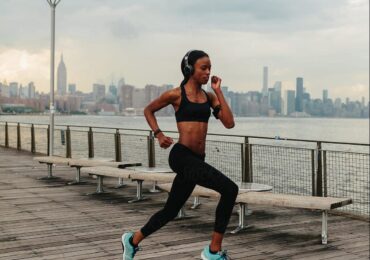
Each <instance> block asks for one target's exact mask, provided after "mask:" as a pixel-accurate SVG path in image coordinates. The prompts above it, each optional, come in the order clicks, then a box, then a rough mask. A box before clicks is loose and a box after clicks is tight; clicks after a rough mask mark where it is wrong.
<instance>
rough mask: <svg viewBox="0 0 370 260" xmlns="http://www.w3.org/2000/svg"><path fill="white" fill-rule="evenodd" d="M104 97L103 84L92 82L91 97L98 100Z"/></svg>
mask: <svg viewBox="0 0 370 260" xmlns="http://www.w3.org/2000/svg"><path fill="white" fill-rule="evenodd" d="M104 98H105V85H103V84H96V83H95V84H93V99H94V100H95V101H99V100H102V99H104Z"/></svg>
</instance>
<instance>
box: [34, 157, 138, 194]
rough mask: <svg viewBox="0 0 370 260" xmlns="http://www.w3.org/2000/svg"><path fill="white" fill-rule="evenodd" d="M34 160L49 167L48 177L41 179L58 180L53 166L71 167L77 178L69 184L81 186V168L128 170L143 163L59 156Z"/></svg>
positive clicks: (35, 158)
mask: <svg viewBox="0 0 370 260" xmlns="http://www.w3.org/2000/svg"><path fill="white" fill-rule="evenodd" d="M33 160H35V161H38V162H39V163H45V164H47V166H48V175H47V176H46V177H43V178H40V179H53V178H56V177H54V176H53V174H52V166H53V165H55V164H57V165H69V166H71V167H74V168H76V177H75V180H74V181H73V182H69V183H68V184H81V183H83V182H82V181H81V168H82V167H91V166H110V167H116V168H126V167H131V166H140V165H141V163H137V162H115V161H109V160H104V159H96V158H82V159H75V158H65V157H58V156H42V157H34V158H33ZM118 182H119V186H120V187H122V186H123V183H122V179H121V178H119V181H118Z"/></svg>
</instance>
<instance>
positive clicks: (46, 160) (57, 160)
mask: <svg viewBox="0 0 370 260" xmlns="http://www.w3.org/2000/svg"><path fill="white" fill-rule="evenodd" d="M33 160H34V161H38V162H39V163H57V164H68V163H69V161H70V160H71V159H70V158H65V157H58V156H43V157H33Z"/></svg>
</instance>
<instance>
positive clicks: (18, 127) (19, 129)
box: [17, 123, 22, 150]
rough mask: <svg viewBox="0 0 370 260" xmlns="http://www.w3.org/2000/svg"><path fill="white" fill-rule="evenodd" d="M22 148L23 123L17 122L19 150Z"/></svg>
mask: <svg viewBox="0 0 370 260" xmlns="http://www.w3.org/2000/svg"><path fill="white" fill-rule="evenodd" d="M21 149H22V147H21V125H20V124H19V123H17V150H21Z"/></svg>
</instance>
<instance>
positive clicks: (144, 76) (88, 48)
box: [0, 0, 369, 99]
mask: <svg viewBox="0 0 370 260" xmlns="http://www.w3.org/2000/svg"><path fill="white" fill-rule="evenodd" d="M83 2H84V1H75V2H69V1H63V0H62V1H61V3H60V5H59V6H58V10H57V14H56V57H57V58H58V57H60V56H61V54H62V52H63V55H64V60H65V63H66V64H67V66H68V67H69V70H68V82H67V85H68V84H71V83H74V84H76V86H77V89H79V90H81V91H84V92H87V91H90V90H91V86H92V85H93V84H94V83H99V84H101V83H103V84H106V85H108V84H109V83H110V82H111V81H112V80H113V81H118V80H119V79H120V78H121V77H124V78H125V79H126V81H127V82H128V83H129V84H131V85H135V86H138V87H141V88H143V87H144V86H145V85H146V84H156V85H161V84H172V85H174V86H177V85H178V84H179V83H180V82H181V79H182V75H181V72H180V69H179V64H180V61H181V58H182V56H183V55H184V54H185V53H186V51H187V50H188V49H193V48H197V49H204V50H205V51H206V52H208V53H209V54H210V57H211V60H212V65H213V73H214V74H216V75H219V76H220V77H221V78H222V79H223V84H224V85H226V86H228V87H229V88H230V89H232V90H233V91H237V92H248V91H253V90H259V91H261V89H262V82H261V68H262V67H263V66H268V67H269V71H268V74H269V82H270V84H269V86H268V87H272V85H273V83H274V82H276V81H281V82H282V86H283V88H284V89H285V90H294V89H295V80H296V78H297V77H302V78H304V79H305V88H307V89H309V90H310V92H311V93H312V96H314V97H321V91H322V89H328V90H329V92H330V93H331V95H332V96H336V97H340V98H342V99H344V98H346V97H347V96H348V97H350V98H351V99H360V98H361V97H363V96H365V97H368V96H369V94H368V93H369V76H368V69H369V66H368V64H369V55H368V54H369V47H368V44H369V39H368V32H369V29H368V17H369V14H368V11H367V10H368V5H369V3H368V1H363V0H335V1H325V2H322V1H316V0H310V1H300V2H299V3H297V2H296V1H291V0H285V1H267V0H264V1H231V2H228V3H227V4H226V3H223V2H221V1H212V2H210V1H204V2H202V3H199V2H195V1H187V2H186V3H174V2H167V1H141V2H140V3H131V2H125V1H115V0H112V1H108V2H107V1H106V2H104V3H102V2H101V1H89V4H88V5H86V3H85V4H84V3H83ZM0 8H1V9H2V10H4V15H2V16H1V17H0V34H1V35H2V37H1V41H0V81H1V82H2V81H3V80H5V79H6V80H7V81H8V82H12V81H17V82H24V83H27V82H30V81H34V83H35V85H36V86H37V88H38V89H40V90H41V91H44V92H48V89H49V76H50V75H49V55H50V53H49V41H50V39H49V32H50V28H49V26H50V24H49V19H50V17H49V15H50V13H49V7H48V5H47V4H46V3H44V2H43V1H40V2H30V1H24V0H13V1H6V0H5V1H1V3H0ZM200 10H202V11H200ZM204 10H207V11H204ZM302 10H305V12H302ZM140 17H146V18H145V19H141V18H140ZM313 17H315V18H313ZM214 18H218V19H214ZM182 20H185V21H186V24H188V26H184V23H182ZM19 23H22V24H23V27H24V28H23V29H22V30H21V29H19V28H18V27H19V26H18V24H19ZM189 28H190V29H189ZM195 42H196V44H194V43H195ZM56 65H57V63H56Z"/></svg>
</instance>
